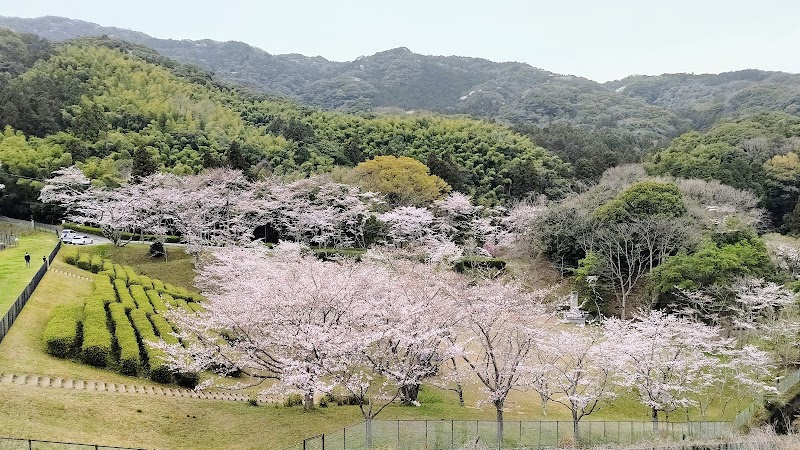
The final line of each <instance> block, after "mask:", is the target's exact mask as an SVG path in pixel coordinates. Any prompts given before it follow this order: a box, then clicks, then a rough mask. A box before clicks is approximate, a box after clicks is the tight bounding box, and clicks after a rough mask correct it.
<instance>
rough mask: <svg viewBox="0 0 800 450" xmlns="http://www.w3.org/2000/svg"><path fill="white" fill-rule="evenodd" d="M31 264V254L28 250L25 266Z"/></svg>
mask: <svg viewBox="0 0 800 450" xmlns="http://www.w3.org/2000/svg"><path fill="white" fill-rule="evenodd" d="M30 266H31V255H29V254H28V252H25V267H30Z"/></svg>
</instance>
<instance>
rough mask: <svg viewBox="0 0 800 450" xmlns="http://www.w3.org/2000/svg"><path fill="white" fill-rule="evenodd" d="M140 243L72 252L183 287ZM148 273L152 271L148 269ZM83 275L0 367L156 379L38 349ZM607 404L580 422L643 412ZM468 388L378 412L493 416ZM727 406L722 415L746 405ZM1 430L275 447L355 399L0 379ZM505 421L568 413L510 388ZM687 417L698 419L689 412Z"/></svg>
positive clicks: (45, 295)
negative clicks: (93, 387)
mask: <svg viewBox="0 0 800 450" xmlns="http://www.w3.org/2000/svg"><path fill="white" fill-rule="evenodd" d="M146 249H147V246H146V245H141V246H132V247H131V246H129V247H125V248H122V249H117V248H111V247H107V246H96V247H81V248H80V250H81V251H88V250H92V251H96V252H103V254H104V255H106V256H108V257H111V258H113V259H114V260H115V261H117V262H122V263H124V264H130V265H132V266H133V267H134V268H135V269H136V270H137V271H139V272H143V273H148V275H150V276H154V277H158V278H160V279H162V280H165V281H167V280H169V281H170V282H173V283H174V284H176V285H179V286H186V287H187V288H188V287H191V284H190V283H191V279H192V278H193V271H192V268H191V257H190V256H188V255H185V254H183V252H182V251H181V250H177V251H176V250H172V251H171V253H170V256H171V258H170V261H169V262H168V263H164V262H161V261H156V262H154V261H152V260H150V259H149V256H146ZM73 251H76V250H75V248H73V247H67V248H65V249H64V250H62V252H61V254H59V257H58V258H57V259H56V261H55V262H54V264H53V266H54V268H57V269H59V271H63V272H67V273H74V274H80V275H82V276H84V277H89V278H91V277H92V274H90V273H89V272H86V271H83V270H81V269H78V268H77V267H74V266H70V265H67V264H66V263H64V262H63V259H62V258H63V254H64V253H66V252H73ZM147 270H149V271H151V272H147ZM93 289H94V285H93V283H92V282H91V281H88V280H83V279H80V278H74V277H70V276H69V275H66V274H64V273H60V272H56V271H50V272H49V273H48V274H47V275H45V277H44V279H43V280H42V282H41V283H40V285H39V287H38V288H37V289H36V291H35V293H34V295H33V296H32V297H31V300H30V301H29V302H28V304H27V305H26V307H25V309H23V311H22V313H21V314H20V316H19V318H18V319H17V322H16V323H15V324H14V326H13V327H12V329H11V331H10V332H9V334H8V336H7V337H6V338H5V339H4V340H3V342H2V343H0V372H15V373H29V374H38V375H47V376H50V377H64V378H66V377H69V378H73V379H82V380H97V381H106V382H114V383H126V384H136V385H145V386H155V385H156V384H155V383H153V382H152V381H150V380H148V379H144V378H132V377H126V376H123V375H120V374H118V373H116V372H113V371H110V370H104V369H98V368H94V367H91V366H88V365H85V364H81V363H77V362H74V361H70V360H65V359H59V358H55V357H52V356H50V355H48V354H46V353H45V348H44V343H43V342H42V340H41V334H42V331H43V330H44V327H45V325H46V324H47V321H48V320H49V318H50V316H51V314H52V310H53V308H54V307H55V306H56V305H58V304H62V303H82V302H83V300H84V298H86V297H87V296H88V295H90V294H91V293H92V291H93ZM620 394H621V396H620V398H619V399H617V400H616V401H615V402H614V403H613V404H612V405H609V406H607V407H605V408H604V409H602V410H600V411H599V412H598V413H596V414H594V415H592V416H589V417H587V418H585V420H633V421H647V420H648V419H649V415H648V411H647V410H646V409H645V408H644V407H642V406H641V405H640V404H639V403H638V402H637V401H636V399H635V398H634V397H633V396H632V395H630V394H626V393H624V392H621V393H620ZM480 395H481V394H480V390H479V388H478V386H477V385H475V384H471V385H468V386H466V392H465V400H466V406H465V407H463V408H462V407H460V406H458V403H457V397H456V394H455V393H454V392H452V391H447V390H442V389H439V388H436V387H433V386H429V385H426V386H425V387H424V388H423V391H422V393H421V394H420V401H421V403H422V405H421V406H419V407H413V406H400V405H392V406H390V407H388V408H387V409H386V410H384V411H383V412H382V413H381V415H380V416H379V417H378V419H432V420H439V419H445V420H450V419H466V420H493V419H494V417H495V411H494V409H493V408H492V406H491V405H482V406H480V407H478V406H476V403H477V402H478V400H479V399H480ZM740 403H741V405H735V406H734V405H732V406H729V408H728V410H727V411H726V414H725V417H726V418H731V417H732V416H733V415H735V413H736V410H737V409H740V407H741V406H746V405H747V404H748V403H749V400H748V399H742V401H741V402H740ZM0 404H2V405H3V408H0V436H9V437H22V438H33V439H44V440H60V441H73V442H82V443H98V444H106V445H117V446H130V447H146V448H170V449H173V448H174V449H183V448H186V449H193V448H237V449H240V448H267V449H273V448H274V449H279V448H285V447H287V446H289V445H292V444H296V443H297V442H300V441H302V439H303V438H306V437H310V436H313V435H317V434H320V433H330V432H335V431H338V430H340V429H341V428H343V427H345V426H346V425H350V424H354V423H358V422H359V421H361V420H362V419H361V413H360V412H359V410H358V408H357V407H355V406H340V407H337V406H332V407H328V408H318V409H316V410H314V411H311V412H304V411H302V409H301V408H299V407H291V408H286V407H276V406H272V405H267V406H259V407H253V406H249V405H247V404H245V403H238V402H225V401H212V400H195V399H185V398H167V397H152V396H144V395H134V394H114V393H90V392H77V391H68V390H61V389H55V388H37V387H29V386H17V385H8V384H0ZM505 416H506V418H507V420H568V417H569V416H568V413H567V411H566V410H565V409H564V408H562V407H558V406H557V405H554V404H550V406H549V412H548V414H547V415H544V414H543V413H542V409H541V405H540V402H539V397H538V395H537V394H536V393H535V392H513V393H512V394H511V396H510V398H509V401H508V403H507V409H506V413H505ZM721 417H722V415H721V411H720V407H719V405H712V407H711V409H710V411H709V414H708V417H707V419H709V420H719V419H720V418H721ZM672 418H673V419H674V420H686V415H685V413H682V412H681V413H674V414H673V415H672ZM690 418H691V419H692V420H699V419H700V417H699V413H698V412H697V411H693V412H692V414H691V416H690Z"/></svg>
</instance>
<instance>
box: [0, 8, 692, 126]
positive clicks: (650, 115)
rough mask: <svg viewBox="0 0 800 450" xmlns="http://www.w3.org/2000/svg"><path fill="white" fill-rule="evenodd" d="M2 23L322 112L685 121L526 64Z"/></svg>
mask: <svg viewBox="0 0 800 450" xmlns="http://www.w3.org/2000/svg"><path fill="white" fill-rule="evenodd" d="M0 26H4V27H8V28H11V29H13V30H16V31H18V32H28V33H36V34H38V35H40V36H43V37H46V38H48V39H52V40H64V39H70V38H74V37H78V36H99V35H103V34H105V35H110V36H114V37H116V38H119V39H124V40H127V41H130V42H135V43H139V44H143V45H146V46H148V47H150V48H153V49H155V50H156V51H158V52H159V53H161V54H163V55H165V56H168V57H171V58H175V59H176V60H177V61H180V62H183V63H190V64H196V65H198V66H200V67H203V68H205V69H208V70H211V71H213V72H214V73H216V74H217V75H218V76H219V77H220V78H221V79H224V80H228V81H233V82H237V83H241V84H244V85H247V86H251V87H253V88H256V89H258V90H260V91H262V92H265V93H269V94H273V95H281V96H290V97H293V98H295V99H299V100H301V101H303V102H305V103H307V104H311V105H315V106H318V107H322V108H325V109H340V110H345V111H364V110H371V109H374V108H380V107H389V108H401V109H403V110H415V111H419V110H426V111H434V112H442V113H448V114H452V113H459V114H461V113H463V114H469V115H472V116H475V117H487V118H494V119H498V120H502V121H506V122H510V123H535V124H539V125H546V124H550V123H553V122H566V123H570V124H574V125H578V126H581V127H586V128H593V127H615V128H619V129H621V130H624V131H626V132H630V133H633V134H635V135H639V136H647V137H649V138H651V139H657V140H663V139H667V138H671V137H674V136H676V135H677V134H679V133H680V132H682V131H685V130H686V129H687V128H688V125H689V122H688V121H687V120H685V119H683V118H680V117H678V116H676V115H675V114H673V113H672V112H670V111H667V110H664V109H663V108H660V107H657V106H651V105H648V104H646V103H645V102H644V101H642V100H640V99H638V98H629V97H627V96H625V95H620V94H618V93H616V92H614V90H613V89H612V88H609V87H607V86H604V85H602V84H599V83H596V82H594V81H591V80H587V79H585V78H580V77H577V76H564V75H559V74H555V73H552V72H548V71H546V70H541V69H537V68H534V67H531V66H529V65H527V64H522V63H513V62H506V63H495V62H492V61H488V60H484V59H478V58H467V57H459V56H446V57H445V56H427V55H420V54H416V53H413V52H411V51H410V50H409V49H407V48H397V49H393V50H387V51H384V52H380V53H377V54H375V55H371V56H364V57H361V58H358V59H357V60H355V61H352V62H345V63H341V62H332V61H328V60H326V59H324V58H321V57H316V58H309V57H306V56H302V55H296V54H290V55H270V54H269V53H267V52H265V51H263V50H261V49H258V48H254V47H251V46H249V45H247V44H244V43H240V42H216V41H210V40H203V41H189V40H181V41H177V40H168V39H156V38H152V37H150V36H147V35H145V34H143V33H139V32H134V31H130V30H124V29H119V28H108V27H101V26H99V25H96V24H92V23H88V22H83V21H78V20H69V19H65V18H60V17H43V18H38V19H19V18H12V17H0Z"/></svg>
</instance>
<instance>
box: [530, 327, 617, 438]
mask: <svg viewBox="0 0 800 450" xmlns="http://www.w3.org/2000/svg"><path fill="white" fill-rule="evenodd" d="M615 358H616V352H615V351H614V349H613V348H612V346H611V345H610V344H608V343H607V342H605V340H604V338H603V333H602V330H601V329H599V328H596V327H587V328H585V329H581V330H574V331H571V332H567V331H558V332H556V331H551V332H545V333H543V334H541V335H540V337H539V338H537V342H536V365H535V372H536V373H537V376H536V377H534V380H533V381H534V383H533V384H532V387H533V389H535V390H536V391H537V392H538V393H539V395H540V396H541V397H542V399H543V401H552V402H555V403H558V404H560V405H563V406H565V407H566V408H567V409H569V411H570V413H571V415H572V429H573V435H574V437H575V442H578V440H579V438H580V432H579V422H580V420H581V419H583V418H584V417H586V416H588V415H590V414H592V413H594V412H596V411H597V410H599V409H600V408H601V407H602V406H603V405H604V404H607V403H608V402H609V401H611V400H612V399H614V398H615V397H616V393H615V392H614V388H615V387H616V382H617V376H616V371H615V370H614V359H615Z"/></svg>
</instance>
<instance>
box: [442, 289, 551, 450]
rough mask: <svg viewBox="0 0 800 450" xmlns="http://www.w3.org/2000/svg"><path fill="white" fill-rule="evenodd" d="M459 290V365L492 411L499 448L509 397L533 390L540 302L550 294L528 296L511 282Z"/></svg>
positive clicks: (540, 293) (532, 293)
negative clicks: (521, 390)
mask: <svg viewBox="0 0 800 450" xmlns="http://www.w3.org/2000/svg"><path fill="white" fill-rule="evenodd" d="M461 283H463V281H462V282H461ZM458 290H460V292H458V293H457V294H456V295H458V297H459V302H458V304H457V307H458V309H459V312H460V315H461V316H462V318H461V320H460V326H459V330H460V332H461V333H463V334H462V337H461V338H460V342H461V345H462V346H463V349H464V351H463V353H462V355H461V359H462V360H463V361H464V362H465V363H466V366H467V367H468V368H469V370H470V371H471V372H472V374H473V375H474V376H475V377H477V379H478V381H479V382H480V384H481V388H482V390H483V392H484V394H485V396H486V401H488V402H490V403H491V404H492V405H493V406H494V407H495V411H496V413H497V442H503V413H504V411H505V405H506V400H507V398H508V395H509V393H510V392H511V391H512V390H514V389H518V388H524V387H525V386H530V385H531V384H532V380H531V378H532V377H533V375H534V373H535V371H534V365H533V364H534V363H533V358H532V357H533V352H534V350H535V347H536V342H537V338H538V337H539V336H540V333H541V330H540V327H539V326H538V325H537V322H538V321H539V320H541V317H542V315H543V313H544V309H543V308H542V306H541V300H542V299H543V298H544V296H545V295H547V293H548V292H549V291H547V290H542V291H537V292H531V293H528V292H524V291H523V290H522V289H521V288H520V286H519V285H518V284H516V283H514V282H503V281H500V280H496V279H495V280H482V281H476V282H474V283H469V284H467V285H461V286H460V288H459V289H458Z"/></svg>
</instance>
